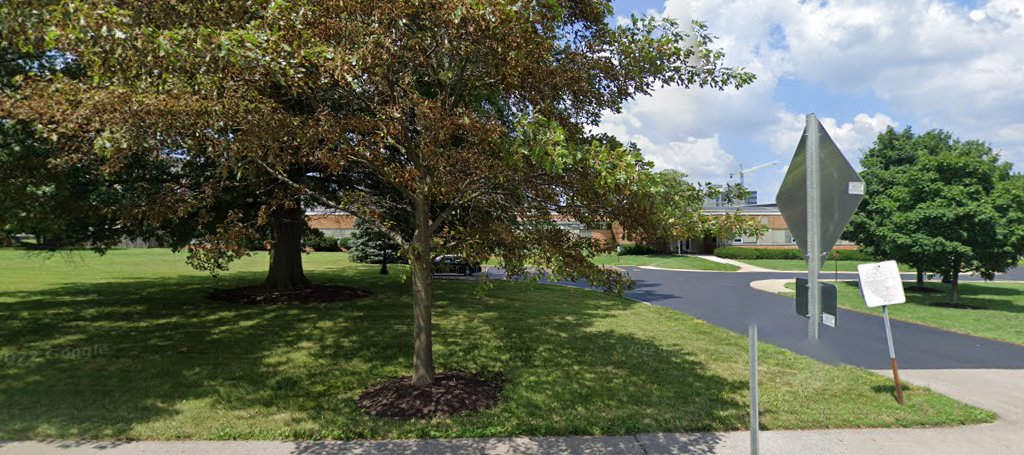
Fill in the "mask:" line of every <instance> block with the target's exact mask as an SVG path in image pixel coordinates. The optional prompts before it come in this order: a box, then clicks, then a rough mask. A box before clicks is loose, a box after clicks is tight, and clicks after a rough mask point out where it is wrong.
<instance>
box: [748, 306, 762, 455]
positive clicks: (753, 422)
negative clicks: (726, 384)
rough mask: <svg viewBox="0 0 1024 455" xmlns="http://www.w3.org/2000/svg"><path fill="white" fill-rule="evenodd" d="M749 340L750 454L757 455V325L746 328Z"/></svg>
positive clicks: (759, 398)
mask: <svg viewBox="0 0 1024 455" xmlns="http://www.w3.org/2000/svg"><path fill="white" fill-rule="evenodd" d="M747 335H748V338H749V339H750V454H751V455H757V445H758V444H757V439H758V433H759V432H760V431H761V429H760V428H759V427H760V418H759V416H758V414H759V413H760V410H759V408H760V406H759V403H758V402H759V401H761V394H760V393H759V392H758V390H757V324H750V326H749V327H747Z"/></svg>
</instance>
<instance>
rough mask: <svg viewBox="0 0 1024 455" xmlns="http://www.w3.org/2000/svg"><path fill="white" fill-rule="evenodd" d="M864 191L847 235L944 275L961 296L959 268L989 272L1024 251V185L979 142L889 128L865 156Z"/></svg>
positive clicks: (874, 249) (1011, 263) (937, 132)
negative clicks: (1023, 218) (918, 134)
mask: <svg viewBox="0 0 1024 455" xmlns="http://www.w3.org/2000/svg"><path fill="white" fill-rule="evenodd" d="M861 164H862V166H863V167H864V171H863V173H862V176H863V177H864V180H865V183H866V184H867V193H868V194H866V197H865V201H864V202H863V203H862V205H861V209H860V210H859V211H858V212H857V214H856V215H855V216H854V220H853V222H852V223H851V229H850V230H849V233H848V234H847V235H848V238H849V239H850V240H853V241H855V242H857V243H860V244H861V245H863V246H865V247H866V248H867V249H868V250H869V251H870V252H872V253H874V254H876V255H879V256H882V257H886V258H892V259H896V260H898V261H901V262H905V263H907V264H910V265H912V266H914V267H916V268H917V270H918V286H921V285H923V282H922V278H923V277H922V275H923V272H926V271H927V272H935V273H938V274H941V275H942V276H943V277H944V278H945V279H946V280H948V281H949V282H951V283H952V289H951V292H950V300H951V303H953V304H956V303H957V302H958V300H959V274H960V273H961V272H977V273H979V274H980V275H981V276H982V277H984V278H986V279H992V278H993V277H994V275H995V273H997V272H1003V271H1006V270H1007V269H1008V268H1010V267H1013V266H1015V265H1016V264H1017V261H1018V258H1019V256H1020V255H1021V253H1022V252H1024V241H1022V240H1024V223H1021V220H1022V216H1024V191H1021V186H1020V184H1019V177H1016V176H1012V175H1011V173H1010V171H1011V168H1012V165H1011V164H1010V163H1007V162H1003V161H1001V160H1000V159H999V155H998V154H996V153H995V152H993V151H992V149H991V148H990V147H989V146H988V145H986V144H984V143H982V142H980V141H960V140H959V139H954V138H953V136H952V135H951V134H950V133H948V132H945V131H942V130H933V131H929V132H927V133H925V134H922V135H920V136H917V135H914V133H913V132H912V131H911V130H910V129H909V128H907V129H904V130H903V131H901V132H897V131H895V130H894V129H892V128H890V129H888V130H887V131H885V132H884V133H882V134H881V135H879V137H878V140H877V141H876V142H875V146H874V147H873V148H872V149H871V150H869V151H868V152H867V153H866V154H865V155H864V158H863V159H862V160H861Z"/></svg>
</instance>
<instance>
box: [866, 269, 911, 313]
mask: <svg viewBox="0 0 1024 455" xmlns="http://www.w3.org/2000/svg"><path fill="white" fill-rule="evenodd" d="M857 274H858V275H859V278H860V293H861V295H863V296H864V303H866V304H867V305H868V307H870V308H874V307H878V306H882V305H894V304H897V303H906V301H907V296H906V295H904V294H903V280H902V279H901V278H900V268H899V266H897V265H896V261H885V262H877V263H873V264H860V265H858V266H857Z"/></svg>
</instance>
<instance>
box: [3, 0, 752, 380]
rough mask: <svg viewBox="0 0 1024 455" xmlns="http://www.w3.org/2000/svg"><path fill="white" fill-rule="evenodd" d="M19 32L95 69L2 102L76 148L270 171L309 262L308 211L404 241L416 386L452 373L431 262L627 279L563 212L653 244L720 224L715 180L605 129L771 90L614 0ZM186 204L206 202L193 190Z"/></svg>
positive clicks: (33, 85) (702, 40) (191, 5)
mask: <svg viewBox="0 0 1024 455" xmlns="http://www.w3.org/2000/svg"><path fill="white" fill-rule="evenodd" d="M68 17H74V18H75V20H73V21H68V20H67V19H66V18H68ZM0 22H3V23H4V24H5V25H4V26H3V27H4V28H3V30H2V31H3V32H4V34H5V36H11V37H14V41H16V42H17V43H18V45H20V46H22V47H25V48H29V49H59V50H60V51H61V52H63V53H65V54H67V55H73V56H75V58H77V59H78V60H79V61H81V62H82V64H83V65H84V66H85V67H86V69H87V71H88V73H89V74H90V76H91V77H90V78H88V79H87V80H80V81H71V80H68V79H66V78H59V77H57V78H33V79H32V80H26V81H24V82H23V83H22V84H21V86H20V88H19V96H18V97H17V99H14V100H12V101H10V102H5V103H4V106H3V107H2V109H3V111H4V112H5V113H6V114H7V115H12V116H18V117H20V118H25V119H28V120H31V121H34V122H37V123H39V124H41V125H44V128H45V129H47V130H48V131H51V132H53V133H54V134H55V135H56V136H58V137H68V138H73V140H66V141H65V142H64V144H63V145H64V147H63V150H66V153H67V154H68V155H69V156H74V157H79V156H84V155H95V154H96V152H97V150H99V151H101V152H102V153H103V154H109V155H113V156H121V155H125V156H132V155H137V154H143V155H145V156H152V155H157V156H162V155H166V154H168V153H169V151H173V154H174V155H175V156H178V157H180V159H181V160H182V161H183V162H186V163H189V162H200V163H204V165H205V166H209V168H210V169H214V170H216V171H217V173H218V175H222V176H224V177H225V179H226V178H228V177H234V178H236V179H237V181H239V182H246V183H244V184H241V185H242V186H245V187H248V188H256V187H259V186H258V185H256V184H254V183H253V184H248V183H249V182H262V181H263V178H264V177H267V178H271V179H273V181H274V184H273V185H268V186H267V187H268V188H269V189H266V190H264V192H263V193H261V194H260V197H259V198H254V199H253V200H252V204H253V205H256V206H259V210H258V213H259V217H258V219H259V220H271V221H270V223H269V224H270V225H271V226H272V231H273V232H274V237H275V243H276V245H275V250H274V254H275V255H276V254H278V253H281V252H288V254H294V255H295V256H297V255H298V245H299V238H300V237H301V236H297V235H296V234H295V233H294V232H292V231H291V228H295V227H297V226H298V225H299V223H297V222H296V220H297V219H298V217H299V216H301V207H302V205H303V204H309V203H313V204H317V205H320V206H324V207H327V208H333V209H338V210H344V211H346V212H349V213H352V214H354V215H356V216H357V217H358V218H360V219H362V220H364V221H365V222H367V223H371V224H374V225H377V227H379V228H381V229H383V230H385V231H386V232H388V233H389V234H390V235H391V236H392V238H393V239H394V240H395V241H396V242H397V243H399V244H400V245H402V248H403V251H404V252H405V254H406V257H407V259H408V260H409V262H410V264H411V267H410V268H411V272H410V274H411V281H412V294H413V301H414V304H413V317H414V345H415V347H414V355H413V382H414V384H415V385H417V386H423V385H428V384H430V383H431V382H432V381H433V377H434V363H433V350H432V338H431V333H432V324H431V312H432V305H433V299H432V292H431V289H432V281H431V279H432V264H431V261H432V257H434V256H436V255H438V254H443V253H457V254H461V255H463V256H466V257H467V258H469V259H471V260H480V259H483V258H485V257H487V256H492V255H493V256H498V257H500V258H501V260H502V262H503V264H502V265H503V266H504V267H505V269H506V270H507V271H508V272H509V273H510V275H512V276H524V275H528V274H529V273H530V272H529V270H532V269H527V268H526V265H527V264H531V265H533V266H536V267H537V269H536V270H543V271H544V273H547V274H550V275H551V276H553V277H554V278H568V279H577V278H587V279H588V280H590V281H591V282H592V283H594V284H596V285H599V286H603V287H605V288H607V289H611V290H621V289H622V288H623V287H624V286H626V285H627V284H628V281H627V280H626V279H625V277H623V276H622V275H621V274H620V273H618V272H615V271H612V270H609V269H604V268H602V267H599V266H597V265H595V264H593V263H592V262H591V261H590V259H591V258H592V257H593V256H594V255H595V254H597V253H598V252H600V250H601V248H602V246H601V245H598V244H595V242H593V240H591V239H588V238H581V237H577V236H575V235H573V234H571V233H569V232H567V231H565V230H563V229H560V228H558V226H557V225H556V224H555V217H556V216H558V217H571V218H574V219H576V220H578V221H580V222H582V223H584V224H594V223H596V222H598V221H607V220H614V221H618V222H620V223H621V224H622V225H623V226H624V227H625V228H626V229H627V230H629V231H630V232H634V233H637V234H638V235H641V236H645V237H649V238H661V237H669V236H676V237H682V236H687V235H689V234H693V231H692V230H693V229H699V228H701V227H704V226H708V225H709V224H711V223H713V222H712V221H710V220H709V219H708V218H707V217H705V216H704V215H703V214H702V213H701V212H700V211H699V209H695V207H699V206H700V205H701V204H702V203H703V200H704V196H705V194H704V193H703V192H702V190H701V189H700V188H699V187H694V188H693V189H691V190H689V191H684V192H682V193H678V192H675V191H674V190H675V189H679V188H678V186H679V185H681V183H679V182H678V181H677V180H672V179H665V178H664V177H663V176H661V175H660V174H658V173H655V172H653V170H652V163H650V162H649V161H647V160H645V159H644V158H643V156H642V154H641V153H640V151H639V150H638V149H637V147H635V146H634V145H624V144H621V143H619V142H618V141H617V140H615V139H614V138H612V137H609V136H606V135H599V134H593V133H591V131H592V130H593V127H594V126H596V125H597V124H598V122H599V121H600V118H601V116H602V115H603V114H604V113H606V112H609V111H611V112H616V111H618V110H619V109H620V108H621V106H622V104H623V103H624V102H626V101H629V100H631V99H633V98H634V97H636V96H638V95H646V94H649V93H650V92H651V90H652V89H653V88H655V87H657V86H659V85H678V86H683V87H694V86H701V87H711V88H716V89H724V88H726V87H740V86H743V85H745V84H747V83H749V82H750V81H752V80H753V75H752V74H750V73H748V72H745V71H743V70H741V69H735V68H729V67H724V66H722V63H721V62H722V59H723V57H724V56H723V54H722V52H721V51H718V50H716V49H713V48H712V47H711V43H712V41H713V38H714V37H713V36H711V35H710V34H709V33H708V31H707V28H706V27H705V26H704V25H703V24H701V23H699V22H694V23H692V24H685V25H680V24H678V23H676V22H674V21H672V20H669V19H663V18H648V17H634V18H632V19H631V20H629V21H626V22H625V23H620V22H619V21H617V20H616V18H615V16H614V14H613V10H612V7H611V4H610V2H608V1H605V0H585V1H577V2H556V1H540V2H536V1H526V0H515V1H513V0H508V1H497V0H496V1H488V2H477V1H450V0H409V1H401V0H399V1H362V2H328V1H294V2H270V3H252V2H233V1H224V2H220V1H214V2H158V3H144V4H136V5H126V4H123V3H121V2H109V1H107V2H104V1H97V0H78V1H67V2H61V3H59V4H57V5H51V4H50V3H49V2H42V1H31V0H13V1H9V2H5V3H4V4H3V6H0ZM222 181H223V180H222ZM172 194H176V195H178V194H180V195H181V198H180V201H179V202H178V203H177V204H176V205H175V206H176V207H178V208H179V209H181V210H183V211H186V212H189V213H192V212H196V211H198V212H200V213H202V212H203V210H202V209H201V207H202V205H201V204H198V203H199V202H200V201H202V200H203V198H200V197H196V196H195V194H194V193H193V192H189V191H184V192H178V193H172ZM212 194H213V195H216V194H217V193H216V192H214V193H212ZM680 208H686V209H685V210H679V209H680ZM233 213H235V218H234V219H239V220H245V219H248V218H247V217H250V216H251V213H252V210H238V211H235V212H233ZM234 219H231V220H229V221H231V222H230V223H227V224H226V226H227V227H226V228H225V229H223V232H221V231H218V233H217V235H215V236H214V239H227V241H225V242H222V243H223V244H224V245H227V246H228V247H225V248H217V251H231V248H229V247H230V246H231V245H233V244H236V243H237V242H234V240H233V239H235V238H237V237H240V236H241V235H235V234H233V232H234V230H233V229H234V228H235V227H237V226H243V227H245V228H247V229H250V230H251V228H249V227H248V225H245V224H242V223H240V222H235V221H233V220H234ZM736 219H738V218H736ZM275 220H276V221H275ZM715 223H721V221H719V222H715ZM740 224H741V223H740ZM239 230H241V229H239ZM241 237H244V236H241ZM291 238H294V239H295V241H294V245H295V248H291V247H289V248H281V247H282V245H284V244H287V245H291V243H288V242H289V241H288V239H291ZM210 243H211V244H213V245H214V246H221V243H218V242H214V241H211V242H210ZM225 257H226V258H227V259H230V258H231V255H230V254H228V255H226V256H225ZM282 261H283V263H284V264H291V263H292V261H289V260H287V259H285V260H282ZM277 263H278V262H277V259H272V262H271V275H273V274H274V270H275V264H277ZM293 284H296V285H301V284H302V283H293Z"/></svg>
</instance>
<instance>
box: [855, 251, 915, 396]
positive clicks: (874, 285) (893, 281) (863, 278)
mask: <svg viewBox="0 0 1024 455" xmlns="http://www.w3.org/2000/svg"><path fill="white" fill-rule="evenodd" d="M857 276H858V279H859V280H860V294H861V295H862V296H863V297H864V303H865V304H866V305H867V306H868V307H869V308H875V307H879V306H880V307H882V320H883V321H884V322H885V339H886V341H887V342H888V343H889V366H890V367H891V368H892V380H893V382H894V383H895V384H896V402H898V403H899V404H903V387H902V386H901V385H900V371H899V368H898V367H897V366H896V348H895V347H894V346H893V342H892V326H891V325H890V324H889V305H896V304H900V303H906V301H907V296H906V295H905V294H904V293H903V280H902V279H901V278H900V269H899V266H898V265H896V261H885V262H878V263H874V264H861V265H858V266H857Z"/></svg>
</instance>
